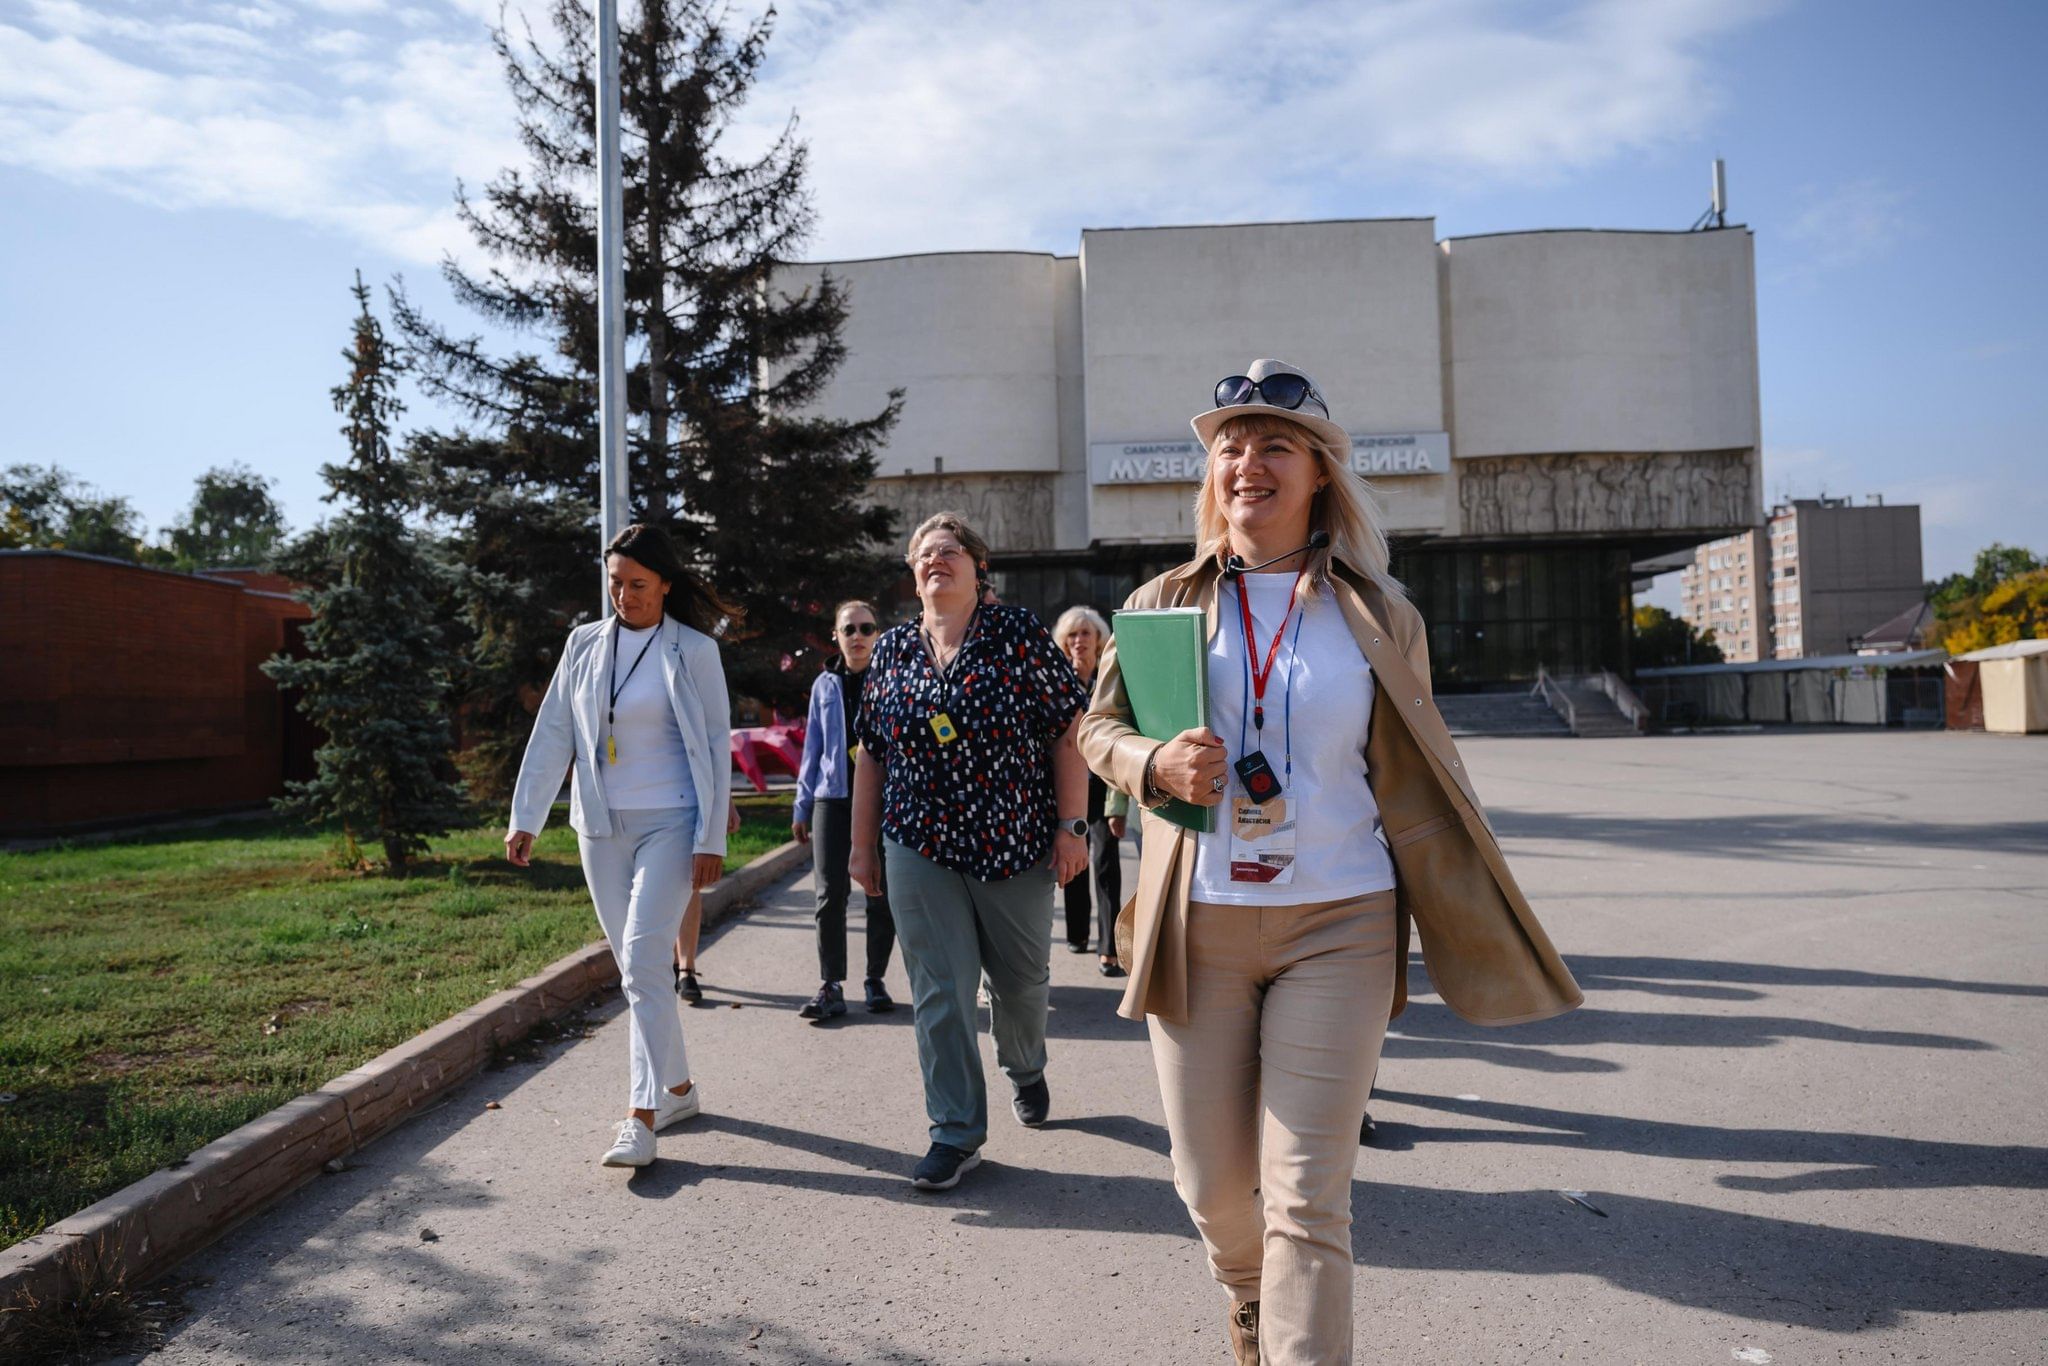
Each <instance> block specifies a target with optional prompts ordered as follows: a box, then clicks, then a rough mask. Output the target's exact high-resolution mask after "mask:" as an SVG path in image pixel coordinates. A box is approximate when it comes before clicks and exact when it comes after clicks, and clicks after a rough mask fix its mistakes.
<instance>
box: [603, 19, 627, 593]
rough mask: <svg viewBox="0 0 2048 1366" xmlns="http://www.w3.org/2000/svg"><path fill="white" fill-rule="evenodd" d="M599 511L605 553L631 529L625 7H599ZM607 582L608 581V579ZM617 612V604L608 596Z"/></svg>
mask: <svg viewBox="0 0 2048 1366" xmlns="http://www.w3.org/2000/svg"><path fill="white" fill-rule="evenodd" d="M597 177H598V188H597V336H598V350H597V431H598V438H597V439H598V510H599V521H600V523H601V529H602V536H603V542H602V544H600V545H599V547H598V549H599V551H600V552H602V551H603V548H604V546H606V545H609V544H611V540H612V538H613V537H614V536H616V535H618V534H619V533H620V532H621V531H623V530H625V529H626V520H627V512H628V509H629V508H630V506H631V491H630V489H629V488H628V487H627V483H628V479H629V474H628V470H627V466H626V298H625V296H626V266H625V233H626V223H625V218H626V213H625V190H624V187H623V184H622V181H621V177H620V170H619V0H597ZM602 578H603V575H602V574H601V575H600V579H602ZM605 602H606V608H607V610H609V605H610V597H609V594H607V595H606V597H605Z"/></svg>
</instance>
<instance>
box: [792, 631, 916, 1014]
mask: <svg viewBox="0 0 2048 1366" xmlns="http://www.w3.org/2000/svg"><path fill="white" fill-rule="evenodd" d="M832 617H833V621H832V640H833V643H834V644H835V645H837V646H838V648H839V658H837V659H835V660H833V661H832V662H831V663H830V664H828V665H827V666H826V667H825V671H824V672H823V673H821V674H819V675H818V679H817V681H816V682H815V683H813V684H811V712H810V719H809V721H808V722H807V723H806V724H805V726H804V759H803V764H802V765H801V766H800V768H799V769H798V772H797V775H796V806H795V808H794V809H793V810H792V811H791V813H790V823H789V829H790V833H791V834H792V835H794V836H795V837H796V839H797V842H798V843H799V844H808V845H810V846H811V866H812V870H813V871H812V878H811V880H812V882H813V883H814V884H815V885H816V888H817V897H818V911H817V919H818V977H819V986H818V994H817V995H816V996H813V997H812V998H811V999H810V1000H808V1001H806V1002H804V1004H803V1007H802V1009H800V1010H799V1011H798V1012H797V1014H799V1015H801V1016H803V1018H804V1019H806V1020H828V1019H831V1018H832V1017H833V1016H835V1015H844V1014H845V1013H846V993H845V991H844V989H843V988H842V987H841V985H840V984H841V983H842V982H844V981H845V980H846V903H847V899H848V898H849V897H850V896H851V895H852V892H853V882H852V879H851V878H849V877H848V876H847V871H846V870H847V861H848V859H849V858H850V856H851V855H852V852H853V753H854V750H855V748H856V747H857V743H858V742H857V741H855V739H854V738H853V737H854V736H855V735H856V734H857V733H858V732H856V731H855V729H854V722H855V720H856V719H857V718H858V717H859V716H860V702H861V694H862V692H863V690H864V689H865V688H866V686H867V678H868V659H869V658H870V657H871V656H872V655H873V654H874V652H875V633H876V632H877V630H879V629H880V628H879V625H878V623H877V621H876V617H875V609H874V605H873V604H872V603H867V602H861V601H859V600H858V599H856V600H854V601H851V602H842V603H840V604H839V609H838V610H837V611H836V612H834V613H833V614H832ZM878 852H879V848H878ZM867 924H868V944H867V982H866V995H867V1006H868V1009H869V1010H871V1011H875V1012H878V1013H879V1012H881V1011H885V1010H894V1009H895V1008H896V1003H895V1002H894V1001H893V1000H891V999H890V998H889V989H888V988H887V987H885V986H883V985H882V974H883V973H885V972H887V971H888V970H889V952H890V950H892V949H893V948H895V947H896V921H895V920H894V918H892V917H891V916H890V914H889V898H888V891H887V888H883V889H882V891H881V892H880V894H878V895H875V896H870V897H869V898H868V920H867Z"/></svg>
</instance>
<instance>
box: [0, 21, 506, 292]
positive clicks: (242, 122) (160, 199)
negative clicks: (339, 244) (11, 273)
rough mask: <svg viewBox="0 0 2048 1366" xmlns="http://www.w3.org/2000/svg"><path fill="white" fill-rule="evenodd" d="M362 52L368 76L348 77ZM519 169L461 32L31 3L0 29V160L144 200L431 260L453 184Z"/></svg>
mask: <svg viewBox="0 0 2048 1366" xmlns="http://www.w3.org/2000/svg"><path fill="white" fill-rule="evenodd" d="M320 8H322V9H326V10H346V11H351V12H363V11H366V10H368V9H370V8H373V7H372V6H367V5H363V4H358V3H346V2H345V0H343V2H339V3H338V2H337V0H324V3H322V4H321V5H320ZM195 14H205V15H207V16H211V18H209V19H208V20H206V21H204V22H202V21H200V20H195V19H194V18H193V17H192V16H193V15H195ZM448 17H449V16H448V15H447V13H446V12H445V11H443V12H440V18H441V19H442V20H444V21H445V20H447V19H448ZM216 19H226V20H228V21H229V22H226V23H222V22H213V20H216ZM237 25H245V26H246V27H238V26H237ZM250 30H260V32H252V31H250ZM369 51H376V52H378V53H379V56H378V60H377V61H376V62H375V63H374V65H371V66H367V67H364V68H362V74H363V75H364V78H363V79H361V80H358V81H354V82H351V81H348V80H346V79H343V77H344V74H345V73H346V70H347V62H348V57H349V54H351V53H354V54H361V53H365V52H369ZM518 157H519V147H518V143H517V140H516V133H515V130H514V127H513V124H512V107H511V100H510V97H509V96H508V95H507V94H506V91H505V88H504V81H503V77H502V75H501V73H500V72H499V70H498V67H497V62H496V59H495V57H494V56H493V55H492V53H491V51H490V47H489V44H488V41H487V37H486V33H485V30H484V29H483V27H482V26H480V25H478V24H475V23H473V22H470V21H468V20H461V21H459V22H443V23H441V24H440V25H439V26H438V27H436V28H434V29H432V30H430V31H428V32H425V33H422V34H417V35H410V34H408V35H398V36H394V35H392V34H389V33H384V34H379V33H375V32H365V31H362V30H357V29H335V28H332V27H327V26H324V25H307V24H300V23H297V22H295V19H294V16H293V15H292V14H291V13H290V12H289V11H281V10H279V9H278V8H276V7H275V6H273V5H268V4H261V3H259V4H245V5H240V6H228V5H219V4H209V5H206V6H205V7H204V8H203V9H201V8H200V7H198V6H196V5H193V4H189V3H188V4H187V5H185V6H184V7H182V8H180V7H178V6H174V5H160V6H151V7H149V8H148V9H143V8H140V7H133V6H131V7H129V8H127V9H121V8H118V7H115V6H107V7H103V8H99V9H92V10H88V9H86V8H85V7H83V6H81V5H78V4H75V3H72V0H36V3H35V4H34V5H33V6H32V7H31V10H30V17H29V21H28V23H27V24H26V25H14V24H7V23H0V163H12V164H14V165H16V166H19V167H23V168H25V169H29V170H33V171H38V172H41V173H43V174H45V175H49V176H52V177H55V178H57V179H61V180H65V181H69V182H72V183H80V184H87V185H93V186H96V187H99V188H103V189H107V190H111V191H113V192H116V193H119V194H123V195H126V196H129V197H131V198H134V199H138V200H142V201H144V202H147V203H151V204H156V205H159V206H163V207H167V208H173V209H176V208H192V207H207V208H232V209H242V210H247V211H249V212H253V213H258V214H263V215H266V216H270V217H275V218H282V219H287V220H291V221H296V222H302V223H308V224H312V225H315V226H318V227H322V228H326V229H330V230H333V231H337V232H341V233H343V234H346V235H348V236H351V237H353V238H355V239H356V240H358V241H360V242H363V243H366V244H368V245H372V246H375V247H378V248H381V249H383V250H386V251H390V252H393V253H395V254H397V255H398V256H400V257H401V258H402V259H405V260H410V261H419V262H431V261H435V260H438V259H439V258H440V256H441V254H442V253H443V252H444V251H445V250H448V249H451V248H456V247H460V246H462V245H463V244H464V242H465V240H466V237H465V234H463V233H462V232H461V231H460V229H459V225H458V224H457V222H456V220H455V217H454V213H453V208H452V195H453V190H454V185H455V181H456V179H457V178H458V177H459V176H469V177H472V178H483V177H488V176H489V175H490V174H491V173H492V172H494V171H495V170H496V169H497V167H499V166H501V165H505V164H508V163H511V162H514V161H516V160H517V159H518Z"/></svg>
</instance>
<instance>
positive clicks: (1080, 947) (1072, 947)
mask: <svg viewBox="0 0 2048 1366" xmlns="http://www.w3.org/2000/svg"><path fill="white" fill-rule="evenodd" d="M1067 952H1068V953H1086V952H1088V946H1087V945H1086V944H1069V945H1067Z"/></svg>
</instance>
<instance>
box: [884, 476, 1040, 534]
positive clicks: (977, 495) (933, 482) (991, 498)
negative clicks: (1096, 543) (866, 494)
mask: <svg viewBox="0 0 2048 1366" xmlns="http://www.w3.org/2000/svg"><path fill="white" fill-rule="evenodd" d="M1056 478H1058V476H1057V475H1051V474H969V475H946V476H943V477H929V476H928V477H923V478H917V479H878V480H876V481H875V482H874V483H873V484H870V485H869V486H868V487H869V489H870V490H871V491H872V492H873V494H874V497H875V501H876V502H878V503H882V504H885V505H886V506H888V507H891V508H894V509H895V510H896V521H897V530H898V532H899V533H900V534H901V535H904V536H907V535H909V533H910V531H911V528H913V527H915V526H916V525H917V524H918V523H919V522H921V521H923V520H924V519H925V518H927V517H929V516H931V515H932V514H933V513H935V512H958V513H962V514H964V515H965V516H966V518H967V520H968V522H969V523H970V524H972V525H973V527H974V529H975V530H976V531H979V532H980V533H981V534H982V537H983V538H984V539H985V540H987V541H988V543H989V548H990V549H991V550H999V551H1002V550H1047V549H1050V548H1051V547H1052V545H1053V481H1054V480H1055V479H1056Z"/></svg>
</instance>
